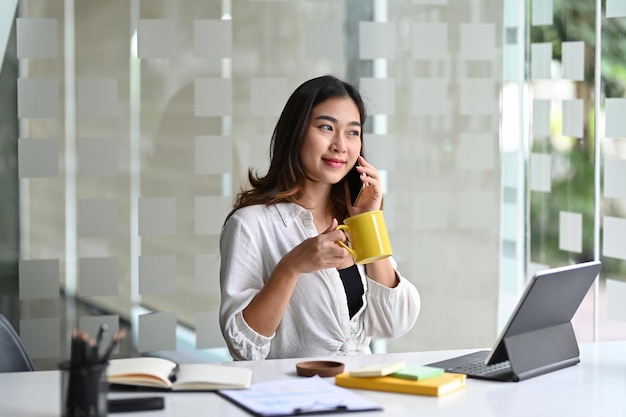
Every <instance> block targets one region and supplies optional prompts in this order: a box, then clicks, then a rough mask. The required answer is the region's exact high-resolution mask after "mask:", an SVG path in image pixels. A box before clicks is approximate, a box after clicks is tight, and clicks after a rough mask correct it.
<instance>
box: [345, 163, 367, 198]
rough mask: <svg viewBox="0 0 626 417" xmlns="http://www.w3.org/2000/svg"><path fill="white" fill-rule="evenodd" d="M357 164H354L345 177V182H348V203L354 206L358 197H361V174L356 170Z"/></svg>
mask: <svg viewBox="0 0 626 417" xmlns="http://www.w3.org/2000/svg"><path fill="white" fill-rule="evenodd" d="M357 166H358V163H357V164H354V166H353V167H352V169H351V170H350V172H348V174H347V175H346V180H347V181H348V189H349V190H350V202H351V203H352V205H353V206H354V205H355V204H356V203H357V201H358V200H359V197H360V195H361V191H362V190H363V186H364V185H365V184H363V181H361V174H360V173H359V171H357V170H356V167H357Z"/></svg>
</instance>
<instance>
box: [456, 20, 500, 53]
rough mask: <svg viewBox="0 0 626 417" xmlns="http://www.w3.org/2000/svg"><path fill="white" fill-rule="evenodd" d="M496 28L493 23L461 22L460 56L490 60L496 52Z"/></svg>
mask: <svg viewBox="0 0 626 417" xmlns="http://www.w3.org/2000/svg"><path fill="white" fill-rule="evenodd" d="M495 45H496V28H495V25H493V24H477V23H473V24H470V23H464V24H461V58H462V59H468V60H470V59H472V60H474V59H478V60H491V59H493V58H494V54H495V52H496V48H495Z"/></svg>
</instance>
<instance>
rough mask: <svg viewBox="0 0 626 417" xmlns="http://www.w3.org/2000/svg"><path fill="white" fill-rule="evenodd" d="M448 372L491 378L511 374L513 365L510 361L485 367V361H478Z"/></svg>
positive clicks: (460, 365) (464, 364)
mask: <svg viewBox="0 0 626 417" xmlns="http://www.w3.org/2000/svg"><path fill="white" fill-rule="evenodd" d="M447 371H448V372H456V373H461V374H466V375H472V376H489V375H495V374H502V373H506V372H511V363H510V362H509V361H504V362H498V363H494V364H492V365H485V362H483V361H476V362H468V363H463V364H459V365H458V366H455V367H454V368H451V369H447Z"/></svg>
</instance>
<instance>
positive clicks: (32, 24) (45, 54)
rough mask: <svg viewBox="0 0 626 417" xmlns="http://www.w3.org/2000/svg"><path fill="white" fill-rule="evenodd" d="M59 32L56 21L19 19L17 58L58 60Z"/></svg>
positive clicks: (17, 22) (17, 26)
mask: <svg viewBox="0 0 626 417" xmlns="http://www.w3.org/2000/svg"><path fill="white" fill-rule="evenodd" d="M0 26H1V25H0ZM57 32H58V27H57V20H56V19H40V18H17V19H16V35H17V36H16V39H17V57H18V58H30V59H33V58H57V57H58V43H57ZM0 56H4V55H0Z"/></svg>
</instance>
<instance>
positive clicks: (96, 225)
mask: <svg viewBox="0 0 626 417" xmlns="http://www.w3.org/2000/svg"><path fill="white" fill-rule="evenodd" d="M117 210H118V209H117V202H116V201H115V200H109V199H101V198H87V199H81V200H79V201H78V236H80V237H100V238H105V237H114V236H116V235H117V229H118V224H117V216H118V214H117Z"/></svg>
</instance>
